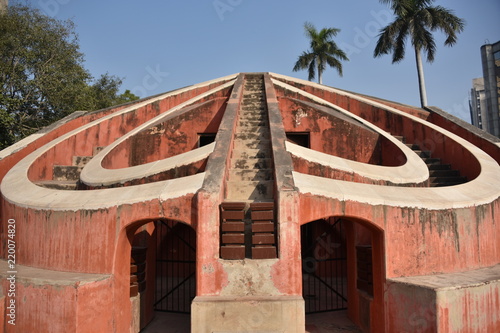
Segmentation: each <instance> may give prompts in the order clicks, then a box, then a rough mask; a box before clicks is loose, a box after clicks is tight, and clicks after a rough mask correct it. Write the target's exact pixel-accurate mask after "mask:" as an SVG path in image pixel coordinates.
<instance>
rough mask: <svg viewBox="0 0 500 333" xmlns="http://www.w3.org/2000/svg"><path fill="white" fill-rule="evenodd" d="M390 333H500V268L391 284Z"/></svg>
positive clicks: (497, 266) (388, 295) (388, 283)
mask: <svg viewBox="0 0 500 333" xmlns="http://www.w3.org/2000/svg"><path fill="white" fill-rule="evenodd" d="M386 295H387V299H388V306H389V311H388V313H389V317H390V318H389V320H388V322H389V323H390V328H389V331H390V332H479V331H481V332H500V302H499V300H500V264H499V265H496V266H493V267H490V268H483V269H478V270H473V271H469V272H463V273H451V274H440V275H429V276H415V277H406V278H396V279H389V280H387V292H386Z"/></svg>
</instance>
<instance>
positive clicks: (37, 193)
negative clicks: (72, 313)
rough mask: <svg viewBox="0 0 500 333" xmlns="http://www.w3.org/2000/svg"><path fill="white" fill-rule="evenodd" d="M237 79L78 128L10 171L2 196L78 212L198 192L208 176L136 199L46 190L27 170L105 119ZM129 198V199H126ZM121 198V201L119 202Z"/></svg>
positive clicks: (116, 192) (107, 192) (149, 188)
mask: <svg viewBox="0 0 500 333" xmlns="http://www.w3.org/2000/svg"><path fill="white" fill-rule="evenodd" d="M237 76H238V74H234V75H230V76H226V77H222V78H219V79H215V80H211V81H207V82H204V83H200V84H197V85H193V86H189V87H186V88H183V89H179V90H175V91H173V92H169V93H166V94H163V95H160V96H158V97H155V98H151V99H148V100H146V101H144V102H141V103H138V104H134V105H132V106H129V107H126V108H124V109H122V110H120V111H117V112H115V113H112V114H109V115H107V116H104V117H102V118H99V119H96V120H94V121H92V122H90V123H88V124H86V125H84V126H81V127H79V128H76V129H74V130H73V131H70V132H68V133H66V134H64V135H62V136H60V137H58V138H57V139H55V140H52V141H50V142H48V143H47V144H45V145H44V146H42V147H40V148H38V149H37V150H35V151H34V152H32V153H30V154H29V155H27V156H26V157H24V158H23V159H22V160H21V161H19V162H18V163H17V164H16V165H15V166H14V167H12V168H11V169H10V170H9V172H7V174H6V175H5V177H4V179H3V180H2V183H1V184H0V191H1V192H2V195H3V197H4V198H5V199H6V200H7V201H8V202H11V203H14V204H16V205H18V206H21V207H27V208H34V209H40V210H47V209H52V210H73V211H76V210H79V209H83V208H84V207H85V208H86V209H94V208H95V209H99V208H105V207H112V206H115V205H116V202H117V201H118V202H121V203H135V202H142V201H147V200H152V199H156V198H159V197H160V196H165V194H164V193H162V191H163V190H165V189H166V188H168V187H173V188H174V189H175V191H173V192H171V193H172V195H178V194H179V195H185V194H189V193H195V192H196V191H198V190H199V189H200V188H201V186H202V184H203V179H204V175H205V173H200V174H197V175H194V176H188V177H182V178H179V179H172V180H167V181H161V182H156V183H151V184H144V185H137V187H135V188H136V189H141V191H144V195H143V196H142V197H141V196H137V192H136V191H127V190H126V189H125V188H113V189H102V190H91V191H66V190H65V191H63V190H54V189H48V188H43V187H40V186H37V185H35V184H33V183H32V182H31V181H30V180H29V179H28V170H29V168H30V167H31V165H32V164H33V163H34V162H35V161H36V159H38V158H39V157H40V156H42V155H43V154H44V153H46V152H47V151H48V150H50V149H51V148H53V147H54V146H56V145H58V144H59V143H61V142H63V141H65V140H67V139H68V138H70V137H72V136H74V135H76V134H78V133H80V132H83V131H85V130H86V129H89V128H91V127H93V126H96V125H98V124H99V123H101V122H103V121H105V120H108V119H111V118H114V117H118V116H121V115H122V114H125V113H128V112H133V111H134V110H136V109H138V108H141V107H143V106H146V105H148V104H151V103H154V102H156V101H159V100H162V99H164V98H167V97H168V96H172V95H177V94H180V93H182V92H187V91H189V90H192V89H195V88H198V87H204V86H207V85H210V84H213V83H217V82H219V81H224V80H228V79H231V80H232V81H231V82H230V83H226V84H225V85H228V86H230V85H232V84H234V82H235V78H236V77H237ZM219 87H220V86H219ZM219 87H217V88H219ZM160 116H161V115H160ZM178 184H182V186H178ZM178 188H179V189H178ZM180 191H182V192H180ZM127 195H128V196H129V197H127ZM120 197H121V198H122V199H120ZM115 199H117V200H115ZM86 203H88V204H89V206H84V205H85V204H86Z"/></svg>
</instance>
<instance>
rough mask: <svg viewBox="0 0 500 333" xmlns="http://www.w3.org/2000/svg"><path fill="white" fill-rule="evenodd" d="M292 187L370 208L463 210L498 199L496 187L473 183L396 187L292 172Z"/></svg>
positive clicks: (307, 192) (498, 194)
mask: <svg viewBox="0 0 500 333" xmlns="http://www.w3.org/2000/svg"><path fill="white" fill-rule="evenodd" d="M293 179H294V182H295V186H296V187H297V188H298V190H299V192H300V193H302V194H311V195H317V196H321V197H326V198H331V199H336V200H339V201H353V202H359V203H366V204H370V205H374V206H375V205H387V206H392V207H411V208H425V209H432V210H442V209H452V208H465V207H472V206H478V205H483V204H489V203H491V202H493V201H495V200H497V199H498V198H499V197H500V193H499V187H498V186H499V184H498V182H497V184H496V185H495V184H493V185H491V184H484V183H483V184H477V182H476V181H472V182H468V183H464V184H461V185H455V186H448V187H438V188H436V187H398V186H380V185H372V184H363V183H354V182H347V181H343V180H336V179H330V178H324V177H318V176H311V175H307V174H303V173H299V172H296V171H294V172H293Z"/></svg>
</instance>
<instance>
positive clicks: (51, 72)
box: [0, 5, 136, 149]
mask: <svg viewBox="0 0 500 333" xmlns="http://www.w3.org/2000/svg"><path fill="white" fill-rule="evenodd" d="M0 15H1V18H0V50H1V52H0V149H3V148H5V147H7V146H9V145H11V144H12V143H14V142H15V141H17V140H20V139H22V138H23V137H25V136H27V135H29V134H31V133H33V132H35V131H37V130H39V129H40V128H41V127H44V126H46V125H48V124H50V123H52V122H54V121H56V120H58V119H60V118H62V117H64V116H66V115H68V114H70V113H72V112H74V111H76V110H96V109H99V108H104V107H108V106H111V105H113V104H115V103H117V102H120V101H121V99H120V98H119V96H117V92H118V90H119V87H120V85H121V83H122V81H121V79H119V78H117V77H114V76H110V75H108V74H105V75H102V76H101V78H100V79H98V80H96V82H95V83H93V84H92V76H91V75H90V73H89V72H88V71H87V70H86V69H85V68H84V66H83V62H84V59H83V54H82V53H81V52H80V49H79V43H78V37H77V35H76V33H75V31H74V30H75V28H74V24H73V22H72V21H70V20H68V21H60V20H56V19H54V18H51V17H48V16H46V15H43V14H42V13H40V12H39V11H38V10H36V9H33V8H29V7H26V6H20V5H13V6H10V7H9V8H8V9H7V11H6V12H4V13H2V14H0ZM132 95H133V94H132ZM128 98H129V99H131V100H133V99H134V98H136V96H128Z"/></svg>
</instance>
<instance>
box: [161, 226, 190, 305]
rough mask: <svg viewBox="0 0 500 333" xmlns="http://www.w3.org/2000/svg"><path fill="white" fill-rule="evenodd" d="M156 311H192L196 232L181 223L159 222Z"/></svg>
mask: <svg viewBox="0 0 500 333" xmlns="http://www.w3.org/2000/svg"><path fill="white" fill-rule="evenodd" d="M156 237H157V238H156V240H157V242H156V293H155V303H154V308H155V310H156V311H165V312H177V313H190V312H191V302H192V300H193V298H194V297H195V295H196V277H195V274H196V233H195V231H194V230H193V229H192V228H191V227H189V226H188V225H185V224H183V223H180V222H175V221H157V222H156Z"/></svg>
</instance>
